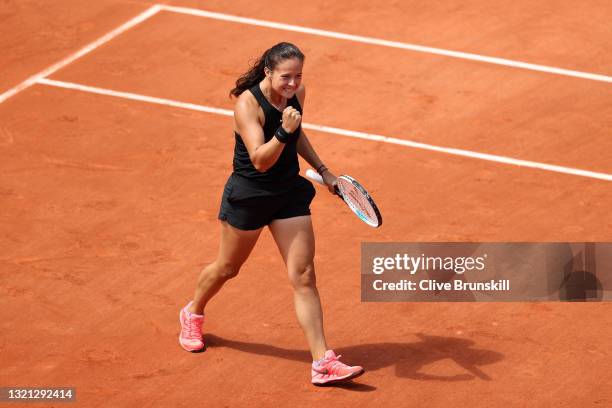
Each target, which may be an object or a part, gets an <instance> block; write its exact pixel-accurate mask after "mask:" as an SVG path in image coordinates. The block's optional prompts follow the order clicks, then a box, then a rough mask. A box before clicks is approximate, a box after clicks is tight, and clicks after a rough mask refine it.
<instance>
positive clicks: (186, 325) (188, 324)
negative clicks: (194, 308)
mask: <svg viewBox="0 0 612 408" xmlns="http://www.w3.org/2000/svg"><path fill="white" fill-rule="evenodd" d="M192 303H193V302H189V304H187V306H185V307H184V308H182V309H181V313H180V314H179V320H180V321H181V334H180V335H179V343H180V344H181V347H183V348H184V349H185V350H187V351H191V352H196V351H202V350H203V349H204V342H203V341H202V323H204V316H203V315H198V314H195V313H191V312H190V311H189V307H191V304H192Z"/></svg>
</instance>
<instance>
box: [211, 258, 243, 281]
mask: <svg viewBox="0 0 612 408" xmlns="http://www.w3.org/2000/svg"><path fill="white" fill-rule="evenodd" d="M241 266H242V265H238V264H236V263H233V262H227V261H219V260H217V261H215V262H213V263H212V264H210V265H209V266H208V267H207V268H206V269H204V273H203V274H202V278H204V279H206V277H213V278H214V279H216V280H228V279H232V278H235V277H236V276H237V275H238V272H239V271H240V267H241Z"/></svg>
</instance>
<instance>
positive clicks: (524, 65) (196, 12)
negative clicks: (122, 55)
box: [159, 5, 612, 83]
mask: <svg viewBox="0 0 612 408" xmlns="http://www.w3.org/2000/svg"><path fill="white" fill-rule="evenodd" d="M159 7H160V8H161V9H162V10H166V11H171V12H174V13H181V14H189V15H192V16H198V17H206V18H212V19H216V20H223V21H229V22H233V23H240V24H249V25H254V26H259V27H268V28H275V29H278V30H285V31H294V32H298V33H305V34H312V35H318V36H321V37H330V38H336V39H340V40H348V41H355V42H360V43H365V44H373V45H381V46H383V47H391V48H399V49H402V50H410V51H416V52H422V53H427V54H435V55H443V56H445V57H452V58H460V59H465V60H471V61H478V62H485V63H489V64H496V65H503V66H506V67H513V68H521V69H527V70H531V71H539V72H546V73H549V74H557V75H565V76H570V77H576V78H582V79H590V80H593V81H601V82H609V83H612V76H608V75H601V74H592V73H589V72H581V71H574V70H570V69H564V68H556V67H551V66H546V65H538V64H531V63H528V62H522V61H514V60H509V59H505V58H496V57H487V56H484V55H479V54H472V53H468V52H460V51H451V50H445V49H442V48H433V47H426V46H423V45H416V44H408V43H403V42H398V41H388V40H381V39H378V38H372V37H364V36H361V35H353V34H344V33H339V32H336V31H328V30H319V29H316V28H308V27H302V26H297V25H292V24H283V23H275V22H272V21H265V20H258V19H255V18H247V17H238V16H233V15H229V14H223V13H215V12H211V11H205V10H200V9H193V8H187V7H176V6H167V5H159Z"/></svg>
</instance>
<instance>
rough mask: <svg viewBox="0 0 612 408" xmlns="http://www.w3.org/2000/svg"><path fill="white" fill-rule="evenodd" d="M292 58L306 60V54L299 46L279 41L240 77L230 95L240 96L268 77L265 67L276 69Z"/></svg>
mask: <svg viewBox="0 0 612 408" xmlns="http://www.w3.org/2000/svg"><path fill="white" fill-rule="evenodd" d="M290 58H297V59H299V60H300V61H304V54H302V52H301V51H300V50H299V48H298V47H296V46H295V45H293V44H291V43H287V42H281V43H278V44H276V45H275V46H274V47H272V48H270V49H267V50H266V51H265V52H264V53H263V55H262V56H261V57H259V59H258V60H257V61H255V63H254V64H253V65H252V66H251V68H250V69H249V70H248V71H247V72H245V73H244V74H242V76H240V78H238V80H237V81H236V87H235V88H234V89H232V90H231V91H230V97H231V96H235V97H238V96H240V94H242V93H243V92H244V91H246V90H247V89H249V88H251V87H252V86H255V85H256V84H258V83H260V82H261V81H262V80H263V79H264V78H265V77H266V73H265V71H264V68H266V67H268V69H269V70H274V68H276V66H277V65H278V64H279V63H280V62H282V61H284V60H286V59H290Z"/></svg>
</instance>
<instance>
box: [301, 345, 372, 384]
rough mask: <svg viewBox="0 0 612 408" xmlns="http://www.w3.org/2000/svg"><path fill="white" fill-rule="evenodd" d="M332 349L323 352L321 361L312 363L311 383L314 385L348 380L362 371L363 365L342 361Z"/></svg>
mask: <svg viewBox="0 0 612 408" xmlns="http://www.w3.org/2000/svg"><path fill="white" fill-rule="evenodd" d="M340 357H342V356H336V354H335V353H334V352H333V351H332V350H327V351H326V352H325V357H323V361H321V362H316V361H315V362H313V363H312V370H311V373H312V383H313V384H314V385H327V384H333V383H339V382H345V381H350V380H352V379H353V378H357V377H359V376H360V375H361V374H363V373H364V370H363V367H360V366H353V367H351V366H348V365H346V364H344V363H342V362H341V361H340V360H339V358H340Z"/></svg>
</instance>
